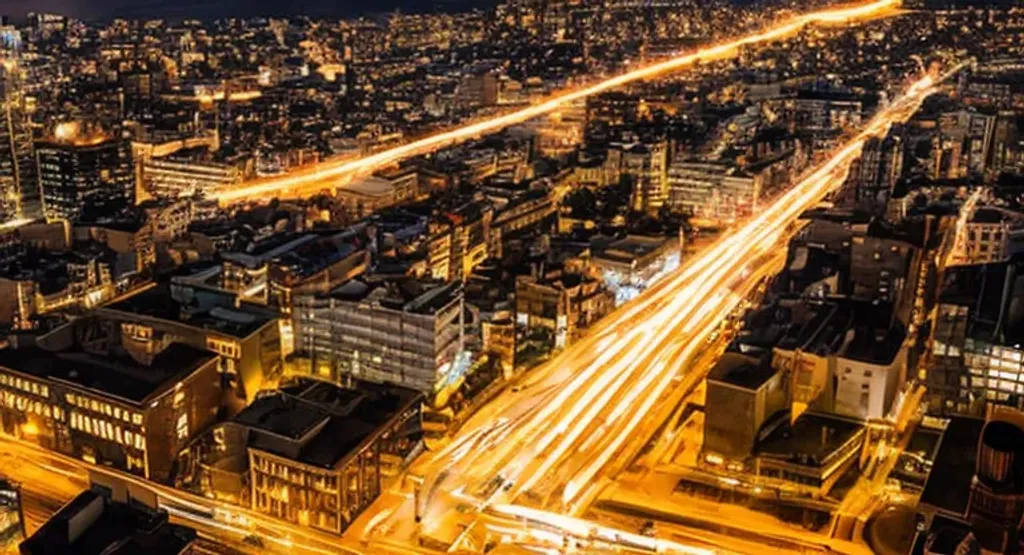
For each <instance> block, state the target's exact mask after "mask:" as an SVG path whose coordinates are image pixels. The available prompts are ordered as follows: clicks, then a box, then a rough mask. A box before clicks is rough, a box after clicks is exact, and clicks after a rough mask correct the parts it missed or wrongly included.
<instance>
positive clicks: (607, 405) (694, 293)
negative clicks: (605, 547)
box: [370, 66, 959, 541]
mask: <svg viewBox="0 0 1024 555" xmlns="http://www.w3.org/2000/svg"><path fill="white" fill-rule="evenodd" d="M957 69H959V66H958V67H957V68H955V69H954V71H956V70H957ZM951 73H952V72H950V73H947V74H946V75H943V76H940V77H938V78H934V77H931V76H927V77H924V78H922V79H920V80H919V81H917V82H915V83H913V84H912V85H910V86H909V87H908V88H907V89H906V91H905V93H904V94H903V95H902V96H901V97H899V98H898V99H897V100H895V101H894V102H893V103H892V104H890V105H889V106H888V107H886V108H885V109H884V110H882V111H881V112H880V113H879V114H878V115H876V116H875V117H874V118H873V119H872V120H871V121H870V122H869V123H868V124H867V125H866V126H865V128H864V129H863V130H862V132H860V133H859V134H857V135H856V136H855V137H854V138H853V139H852V140H850V141H849V142H848V143H846V144H845V145H843V146H842V147H841V148H840V149H838V150H837V151H835V152H834V153H833V155H832V156H831V158H830V159H829V160H827V161H826V162H825V163H823V164H821V165H819V166H818V167H816V168H815V169H814V170H813V171H812V172H810V173H809V174H808V175H806V176H805V177H803V178H801V179H800V180H799V181H798V182H797V183H796V184H795V185H793V186H792V187H791V188H790V189H789V190H788V191H787V192H786V193H784V194H783V195H781V196H780V197H779V198H777V199H776V200H775V201H774V202H771V203H769V204H768V205H766V206H765V207H763V210H761V211H760V212H759V213H758V214H757V215H755V216H753V217H751V218H750V219H749V220H747V221H746V222H745V223H744V224H743V225H742V226H740V227H739V228H738V229H737V230H736V231H735V232H733V233H732V234H730V235H728V236H726V237H723V238H722V239H720V240H719V241H718V242H716V243H715V244H713V245H712V246H710V247H709V248H708V249H706V250H705V251H704V252H702V253H701V255H700V256H698V257H696V258H694V259H691V260H690V261H688V262H687V263H686V264H685V265H683V266H682V267H681V268H679V269H678V270H677V271H676V272H675V273H673V274H670V275H668V276H666V277H665V278H664V279H663V280H662V281H661V282H659V283H658V284H656V285H655V286H654V287H652V288H650V289H649V290H648V291H647V292H645V293H644V294H643V295H641V296H640V297H638V298H637V299H635V300H634V301H632V302H631V303H629V304H627V305H625V306H624V307H622V308H621V309H619V310H617V311H616V312H614V313H613V314H611V315H609V316H608V317H606V318H605V319H604V320H602V321H601V322H600V323H599V324H598V325H597V326H596V327H595V329H594V330H593V332H592V333H590V334H588V335H587V336H585V337H584V338H583V339H581V340H580V341H579V342H578V343H576V344H574V345H571V346H570V347H569V348H567V349H566V350H565V351H563V352H562V353H561V354H560V355H559V356H557V357H555V358H554V359H552V361H551V362H550V363H548V364H547V365H545V366H544V367H542V368H541V369H539V370H538V371H537V376H536V377H533V376H531V380H530V381H528V382H527V387H526V388H525V389H524V391H527V392H528V393H520V394H518V396H517V395H512V394H509V395H508V396H505V397H499V398H498V399H496V401H495V402H494V403H492V405H489V406H485V407H484V408H483V409H481V412H480V413H478V414H477V415H476V416H474V417H473V418H472V419H471V420H470V421H469V422H467V423H466V425H465V426H464V428H463V434H460V436H457V437H456V438H455V440H454V441H453V443H452V444H451V446H450V447H451V448H450V449H445V450H442V451H441V452H440V453H438V454H436V455H435V456H428V457H425V458H424V459H423V460H421V461H418V462H417V465H416V468H415V469H414V471H413V472H414V473H418V475H419V476H422V477H423V480H422V482H421V483H422V486H421V488H420V489H419V491H418V494H417V496H416V501H415V503H416V514H417V516H419V517H420V519H421V526H420V529H419V530H418V531H417V533H418V534H420V535H421V536H426V537H431V538H434V539H436V540H438V541H449V540H451V539H453V538H454V536H455V534H453V533H452V532H453V531H455V530H463V529H464V528H465V526H467V525H471V524H472V523H473V522H474V521H475V518H476V517H475V516H474V513H467V512H466V511H452V510H451V508H452V504H453V503H466V502H467V501H469V502H470V503H471V504H472V505H475V510H476V513H475V514H477V515H479V514H487V513H488V512H492V511H494V510H495V509H494V508H495V507H503V508H505V509H504V510H503V512H505V513H506V516H507V508H508V507H520V508H522V509H523V510H527V511H528V510H530V509H534V510H544V509H548V510H554V511H556V512H566V513H568V514H567V515H566V516H571V515H572V514H576V513H577V512H578V511H579V510H582V509H583V508H585V501H586V496H588V495H590V494H592V493H595V490H596V488H595V487H594V486H595V484H598V483H599V482H600V481H601V480H602V479H607V477H608V476H607V473H608V468H609V466H610V465H612V463H613V461H615V460H616V459H615V458H614V457H616V456H617V455H618V456H620V457H621V456H622V455H621V453H620V451H621V450H622V449H623V448H624V444H626V443H627V442H626V440H627V439H633V438H636V437H639V436H643V435H644V434H648V437H649V432H652V430H651V428H650V426H651V425H650V424H648V423H646V422H645V419H644V418H643V416H644V415H646V414H648V413H650V412H651V411H652V410H656V409H655V405H656V403H657V401H658V400H659V399H662V398H663V396H664V395H666V394H667V392H668V391H669V389H670V388H671V387H673V386H672V384H673V383H674V378H675V377H677V375H679V372H680V368H681V367H680V364H682V363H683V362H684V361H685V360H689V359H690V358H692V357H693V356H695V354H696V353H697V352H699V350H700V348H701V345H702V341H703V339H704V338H705V337H707V336H708V335H710V333H712V331H713V330H714V329H715V328H716V327H717V325H718V324H719V322H720V321H721V319H722V318H723V317H724V315H725V314H727V313H728V312H729V310H730V309H731V308H732V307H733V306H735V305H736V304H737V303H738V302H739V299H740V298H741V296H740V295H737V294H735V293H734V290H733V289H732V287H733V284H737V283H738V282H742V283H746V285H745V287H749V282H750V281H756V279H757V276H758V275H759V272H760V270H759V267H760V266H759V265H760V264H761V262H760V260H762V258H761V257H762V256H764V255H767V254H769V253H771V252H773V249H776V248H778V245H779V244H780V243H781V242H784V241H785V240H786V239H787V238H788V237H789V235H790V234H791V232H792V229H791V228H790V227H789V226H790V224H791V223H792V222H794V221H796V219H797V218H798V217H799V216H800V214H801V213H803V212H804V211H806V210H807V209H809V208H811V207H813V206H814V205H815V204H816V203H818V202H819V201H821V200H822V199H823V198H825V197H826V196H827V195H828V194H829V193H830V192H832V191H834V190H835V189H836V188H837V187H838V186H839V185H841V184H842V182H843V181H844V179H845V176H846V174H847V172H848V170H849V167H850V165H851V164H852V162H853V161H854V160H855V159H856V158H857V157H858V156H859V155H860V152H861V150H862V147H863V145H864V143H865V142H866V141H867V140H868V138H870V137H877V136H884V135H885V133H887V132H888V130H889V128H890V126H891V125H892V124H893V123H895V122H899V121H906V120H907V119H909V118H910V117H911V116H912V115H913V114H914V113H915V112H916V111H917V110H918V108H919V107H920V104H921V102H923V101H924V99H925V98H927V97H928V96H929V95H930V94H932V93H933V92H934V91H935V90H936V83H938V82H941V81H942V80H944V79H945V78H946V77H948V76H949V75H950V74H951ZM752 270H756V271H752ZM498 418H502V419H503V420H502V421H501V422H502V424H501V426H497V427H496V426H495V425H494V422H495V421H496V419H498ZM496 428H497V429H496ZM467 439H468V440H467ZM634 443H635V442H630V443H629V445H630V448H633V444H634ZM449 492H458V494H459V495H458V496H457V497H456V496H453V494H452V493H449ZM513 503H518V504H513ZM517 510H518V509H517ZM372 511H373V509H372V508H371V510H370V512H372ZM524 514H525V513H524ZM466 519H469V520H468V524H467V520H466ZM581 531H582V529H575V530H574V531H573V534H574V535H575V534H576V533H578V532H581Z"/></svg>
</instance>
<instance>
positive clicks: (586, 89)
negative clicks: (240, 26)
mask: <svg viewBox="0 0 1024 555" xmlns="http://www.w3.org/2000/svg"><path fill="white" fill-rule="evenodd" d="M899 3H900V2H899V0H875V1H873V2H869V3H865V4H855V5H852V6H847V7H841V8H835V9H828V10H821V11H817V12H811V13H807V14H804V15H799V16H795V17H793V18H791V19H788V20H786V21H784V22H781V23H778V24H776V25H773V26H771V27H769V28H767V29H765V30H763V31H761V32H760V33H754V34H750V35H747V36H744V37H740V38H736V39H733V40H728V41H725V42H722V43H720V44H716V45H712V46H708V47H704V48H701V49H698V50H696V51H694V52H691V53H688V54H685V55H682V56H677V57H674V58H670V59H667V60H663V61H661V62H657V63H654V64H651V65H645V66H643V67H640V68H636V69H630V70H628V71H626V72H624V73H621V74H619V75H616V76H614V77H611V78H608V79H603V80H600V81H598V82H595V83H591V84H587V85H584V86H582V87H580V88H576V89H571V90H568V91H564V92H562V93H560V94H557V95H555V96H553V97H552V98H550V99H548V100H546V101H543V102H540V103H537V104H533V105H530V106H528V107H526V108H522V109H519V110H516V111H513V112H510V113H506V114H501V115H498V116H495V117H489V118H486V119H483V120H480V121H476V122H471V123H468V124H466V125H462V126H460V127H457V128H455V129H451V130H447V131H443V132H439V133H436V134H433V135H429V136H427V137H424V138H422V139H419V140H415V141H412V142H409V143H406V144H404V145H401V146H398V147H394V148H390V149H387V150H384V151H381V152H378V153H376V154H372V155H370V156H365V157H360V158H354V159H353V158H352V157H340V158H337V159H330V160H326V161H324V162H321V163H319V164H314V165H310V166H306V167H301V168H298V169H296V170H295V171H292V172H290V173H286V174H282V175H279V176H273V177H268V178H262V179H257V180H253V181H250V182H246V183H243V184H241V185H238V186H236V187H232V188H230V189H226V190H224V191H220V192H218V193H216V194H215V195H214V198H215V199H216V200H217V201H218V202H219V203H221V204H224V205H230V204H236V203H244V202H261V201H265V200H269V199H271V198H296V197H306V196H309V195H312V194H316V193H319V192H321V191H324V190H334V189H337V188H339V187H344V186H345V185H346V184H348V183H350V182H351V181H352V180H353V179H356V178H358V177H360V176H365V175H368V174H371V173H373V172H375V171H378V170H381V169H383V168H386V167H388V166H390V165H392V164H395V163H397V162H400V161H402V160H408V159H410V158H414V157H416V156H422V155H424V154H429V153H432V152H436V151H438V150H441V149H443V148H447V147H450V146H452V145H456V144H459V143H463V142H466V141H470V140H473V139H475V138H477V137H480V136H483V135H486V134H489V133H494V132H496V131H500V130H502V129H505V128H506V127H510V126H512V125H516V124H519V123H523V122H526V121H529V120H531V119H534V118H537V117H539V116H543V115H546V114H549V113H552V112H555V111H556V110H558V109H560V108H562V107H564V106H566V105H569V104H571V103H573V102H576V101H578V100H582V99H585V98H587V97H589V96H593V95H595V94H599V93H602V92H606V91H609V90H612V89H615V88H618V87H621V86H623V85H628V84H630V83H634V82H637V81H642V80H645V79H653V78H657V77H660V76H662V75H665V74H668V73H672V72H676V71H679V70H681V69H685V68H688V67H692V66H694V65H695V64H697V63H698V62H708V61H715V60H722V59H727V58H732V57H735V56H737V55H738V54H739V52H740V50H741V49H742V48H743V47H747V46H753V45H757V44H761V43H765V42H771V41H777V40H781V39H784V38H786V37H790V36H793V35H794V34H795V33H797V32H798V31H800V30H801V29H803V28H805V27H807V26H808V25H813V24H835V23H846V22H852V21H862V20H870V19H877V18H881V17H885V16H887V15H890V14H892V13H894V12H895V11H896V10H897V8H898V7H899Z"/></svg>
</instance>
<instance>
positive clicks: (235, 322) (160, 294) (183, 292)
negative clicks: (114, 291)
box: [79, 278, 283, 412]
mask: <svg viewBox="0 0 1024 555" xmlns="http://www.w3.org/2000/svg"><path fill="white" fill-rule="evenodd" d="M93 315H94V316H95V318H91V319H86V320H83V321H82V322H81V323H80V324H79V325H81V326H83V327H86V328H88V329H91V331H89V333H94V334H98V335H100V336H106V337H112V338H115V340H116V341H118V342H121V343H122V344H123V345H124V347H125V349H127V350H128V351H129V352H131V353H133V354H134V355H135V356H139V357H142V356H155V355H156V354H158V353H160V352H161V350H162V349H163V348H164V347H165V346H166V345H168V344H170V343H172V342H181V343H185V344H188V345H191V346H193V347H195V348H197V349H204V350H207V351H210V352H214V353H217V354H220V355H221V358H220V362H219V365H218V368H219V370H220V372H221V373H222V374H223V377H224V380H225V381H226V383H227V385H226V387H225V389H226V390H228V391H230V392H231V394H230V395H228V396H227V397H228V399H226V400H225V402H226V403H227V405H228V408H229V409H230V411H232V412H235V411H237V410H238V408H239V405H243V404H244V403H245V402H246V401H251V400H252V399H253V398H255V396H256V393H257V392H258V391H259V390H260V389H262V388H264V387H266V385H267V384H273V383H275V382H276V380H277V379H278V378H279V376H280V373H281V370H282V365H283V360H282V358H281V349H282V346H281V345H282V341H281V326H280V320H279V318H278V315H277V313H276V312H274V311H271V310H268V309H266V308H262V307H260V306H258V305H253V304H251V303H240V302H239V299H238V295H236V294H235V293H233V292H231V291H226V290H224V289H219V288H216V287H212V286H209V285H205V284H203V283H198V282H195V281H189V280H186V279H182V278H172V280H171V281H170V283H162V284H158V285H154V286H152V287H149V288H147V289H144V290H141V291H139V292H137V293H135V294H133V295H131V296H129V297H126V298H124V299H121V300H119V301H117V302H115V303H112V304H108V305H105V306H103V307H101V308H99V309H97V310H96V311H95V312H94V313H93Z"/></svg>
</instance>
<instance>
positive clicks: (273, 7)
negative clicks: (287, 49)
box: [0, 0, 495, 20]
mask: <svg viewBox="0 0 1024 555" xmlns="http://www.w3.org/2000/svg"><path fill="white" fill-rule="evenodd" d="M494 1H495V0H373V1H372V2H371V1H368V0H292V1H284V2H282V1H281V0H218V1H209V0H206V1H204V0H0V15H4V14H6V15H11V16H13V17H15V18H16V19H19V20H20V19H21V18H23V17H25V14H26V13H28V12H30V11H35V12H55V13H61V14H65V15H70V16H73V17H77V18H80V19H90V20H91V19H111V18H114V17H124V18H129V19H133V18H153V17H161V18H168V19H182V18H188V17H195V18H199V19H211V18H217V17H230V16H242V17H249V16H260V15H294V14H304V15H311V16H321V17H350V16H353V15H358V14H360V13H368V12H386V11H392V10H394V9H396V8H397V9H401V10H402V11H409V12H411V11H416V12H424V11H451V10H456V9H464V8H469V7H473V6H487V5H490V4H492V3H493V2H494Z"/></svg>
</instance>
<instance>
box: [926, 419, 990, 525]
mask: <svg viewBox="0 0 1024 555" xmlns="http://www.w3.org/2000/svg"><path fill="white" fill-rule="evenodd" d="M984 426H985V421H984V420H981V419H980V418H971V417H966V416H954V417H953V418H951V419H950V421H949V424H948V425H946V431H945V432H943V433H942V439H940V440H939V450H938V452H937V453H936V455H935V461H934V462H933V463H932V470H931V472H930V473H929V474H928V481H927V482H925V485H924V491H922V492H921V503H927V504H928V505H931V506H933V507H937V508H939V509H942V510H944V511H948V512H949V513H951V514H956V515H964V514H966V512H967V503H968V502H969V501H970V497H971V482H972V481H973V480H974V472H975V461H976V459H977V456H978V438H979V437H981V430H982V428H983V427H984Z"/></svg>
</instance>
